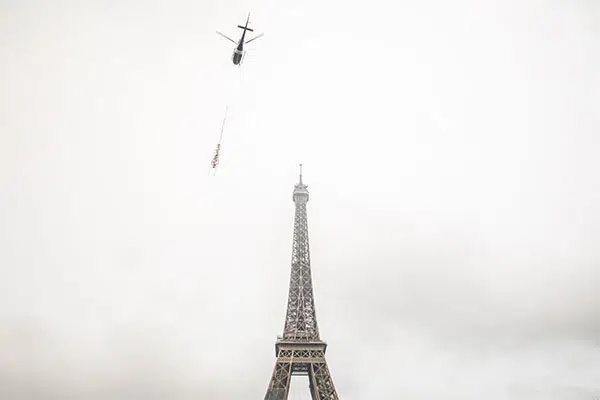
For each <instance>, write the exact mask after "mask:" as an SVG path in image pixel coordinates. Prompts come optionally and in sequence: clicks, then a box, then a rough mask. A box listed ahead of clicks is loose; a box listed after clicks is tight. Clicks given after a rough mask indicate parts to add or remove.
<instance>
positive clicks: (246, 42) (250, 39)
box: [246, 33, 264, 43]
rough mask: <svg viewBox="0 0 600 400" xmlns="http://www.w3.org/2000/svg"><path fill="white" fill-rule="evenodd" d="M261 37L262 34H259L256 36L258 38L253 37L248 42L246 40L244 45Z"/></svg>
mask: <svg viewBox="0 0 600 400" xmlns="http://www.w3.org/2000/svg"><path fill="white" fill-rule="evenodd" d="M262 35H264V33H261V34H260V35H258V36H255V37H253V38H252V39H250V40H246V43H250V42H251V41H253V40H256V39H258V38H259V37H261V36H262Z"/></svg>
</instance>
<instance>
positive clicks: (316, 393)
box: [265, 165, 339, 400]
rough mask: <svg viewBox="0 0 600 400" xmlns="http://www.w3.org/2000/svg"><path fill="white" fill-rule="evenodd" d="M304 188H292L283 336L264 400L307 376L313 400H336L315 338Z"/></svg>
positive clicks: (282, 397) (279, 396) (273, 399)
mask: <svg viewBox="0 0 600 400" xmlns="http://www.w3.org/2000/svg"><path fill="white" fill-rule="evenodd" d="M308 197H309V196H308V186H307V185H305V184H304V183H302V165H300V182H299V183H298V184H297V185H296V186H295V187H294V194H293V200H294V203H295V205H296V213H295V216H294V243H293V247H292V271H291V274H290V291H289V295H288V303H287V312H286V316H285V325H284V328H283V336H282V337H280V338H278V340H277V343H276V344H275V354H276V356H277V361H276V362H275V367H274V368H273V374H272V376H271V381H270V383H269V387H268V389H267V394H266V395H265V400H287V398H288V393H289V388H290V381H291V378H292V375H295V374H304V375H308V380H309V387H310V394H311V396H312V399H313V400H338V399H339V398H338V395H337V392H336V390H335V387H334V385H333V380H332V378H331V374H330V373H329V368H328V367H327V361H326V360H325V350H326V348H327V343H325V342H324V341H322V340H321V339H320V337H319V327H318V326H317V315H316V313H315V301H314V296H313V287H312V278H311V270H310V249H309V245H308V223H307V217H306V203H307V202H308Z"/></svg>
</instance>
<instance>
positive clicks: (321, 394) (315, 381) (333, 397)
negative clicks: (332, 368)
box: [309, 359, 339, 400]
mask: <svg viewBox="0 0 600 400" xmlns="http://www.w3.org/2000/svg"><path fill="white" fill-rule="evenodd" d="M309 374H310V386H311V394H312V398H313V400H339V397H338V395H337V392H336V391H335V386H333V379H331V374H330V373H329V368H328V367H327V362H325V360H324V359H323V361H322V362H316V363H313V364H311V367H310V373H309Z"/></svg>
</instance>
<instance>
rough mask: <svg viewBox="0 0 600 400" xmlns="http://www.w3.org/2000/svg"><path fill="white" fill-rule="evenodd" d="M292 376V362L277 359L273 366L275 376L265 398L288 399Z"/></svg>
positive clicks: (269, 399) (271, 399) (268, 399)
mask: <svg viewBox="0 0 600 400" xmlns="http://www.w3.org/2000/svg"><path fill="white" fill-rule="evenodd" d="M291 377H292V363H291V362H289V361H286V362H284V361H279V360H278V361H277V362H276V363H275V368H273V376H272V377H271V382H270V383H269V388H268V389H267V394H266V395H265V400H287V398H288V392H289V390H290V380H291Z"/></svg>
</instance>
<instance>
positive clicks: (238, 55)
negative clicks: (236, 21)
mask: <svg viewBox="0 0 600 400" xmlns="http://www.w3.org/2000/svg"><path fill="white" fill-rule="evenodd" d="M249 22H250V13H248V19H247V20H246V25H245V26H241V25H238V26H237V27H238V28H240V29H243V30H244V33H242V37H241V38H240V40H239V41H238V42H236V41H235V40H233V39H231V38H230V37H228V36H226V35H224V34H222V33H221V32H219V31H217V33H218V34H219V35H221V36H223V37H224V38H225V39H227V40H229V41H230V42H233V43H234V44H236V45H237V47H236V48H235V49H234V50H233V55H232V56H231V61H233V64H234V65H241V63H242V59H243V57H244V55H245V54H246V52H245V51H244V45H245V44H246V43H250V42H251V41H253V40H256V39H258V38H259V37H261V36H262V35H263V33H261V34H260V35H258V36H255V37H253V38H252V39H250V40H246V41H244V39H245V37H246V31H250V32H254V30H253V29H251V28H248V23H249Z"/></svg>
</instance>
